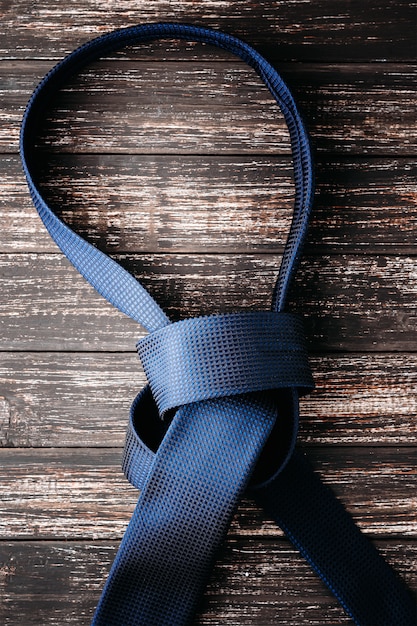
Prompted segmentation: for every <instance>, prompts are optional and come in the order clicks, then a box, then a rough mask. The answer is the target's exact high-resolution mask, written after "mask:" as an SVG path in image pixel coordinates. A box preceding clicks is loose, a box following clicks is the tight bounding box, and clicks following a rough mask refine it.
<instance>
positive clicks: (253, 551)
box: [0, 538, 417, 626]
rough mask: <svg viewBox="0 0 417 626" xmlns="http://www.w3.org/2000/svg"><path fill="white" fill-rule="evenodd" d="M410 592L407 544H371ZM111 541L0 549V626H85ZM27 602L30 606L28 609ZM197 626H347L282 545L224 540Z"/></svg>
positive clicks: (414, 547)
mask: <svg viewBox="0 0 417 626" xmlns="http://www.w3.org/2000/svg"><path fill="white" fill-rule="evenodd" d="M376 545H377V547H378V549H379V550H380V552H381V553H382V554H383V556H384V557H385V558H386V559H387V560H388V561H389V562H390V563H391V564H392V565H393V567H395V569H396V570H397V571H398V573H399V574H400V575H401V576H402V577H403V578H404V579H405V580H407V582H408V583H409V585H410V586H411V587H412V588H413V589H414V590H417V585H416V580H415V577H414V576H413V574H412V572H413V571H415V570H416V566H417V544H416V542H415V541H407V542H404V543H399V542H396V541H381V540H379V541H377V542H376ZM116 550H117V544H116V543H114V542H111V541H100V542H96V543H92V542H86V543H84V542H79V541H74V542H62V541H61V542H60V541H54V542H36V541H35V542H18V543H12V542H2V543H1V544H0V594H1V597H2V601H1V607H2V616H3V624H4V625H5V626H15V625H16V623H19V624H25V626H39V624H42V626H62V624H71V625H74V626H84V625H85V626H87V625H89V624H90V621H91V616H92V614H93V612H94V609H95V606H96V603H97V601H98V597H99V593H100V588H101V586H102V585H103V583H104V580H105V577H106V574H107V572H108V570H109V568H110V565H111V563H112V561H113V558H114V556H115V554H116ZM34 598H37V603H36V606H35V607H34ZM196 624H197V625H198V626H253V625H254V624H260V625H261V626H272V625H273V626H276V625H277V624H278V625H281V626H284V625H287V626H341V625H342V624H343V625H347V626H349V625H350V624H352V622H351V621H350V620H349V619H348V618H347V617H346V615H345V614H344V612H343V610H342V609H341V608H340V607H339V606H338V605H337V603H336V601H335V600H334V598H333V597H332V596H331V595H330V594H329V592H328V591H327V590H326V589H325V588H324V586H323V584H322V583H321V582H320V581H319V580H318V579H317V578H316V576H315V575H314V574H313V573H312V571H311V569H310V568H309V566H308V565H307V564H306V562H305V561H304V560H303V559H302V558H301V557H300V556H299V555H298V553H297V552H296V551H295V550H294V548H292V547H291V546H290V545H289V544H288V543H287V542H286V541H285V540H283V539H274V540H262V539H261V540H259V539H248V538H239V539H235V538H229V540H228V541H227V543H226V546H225V548H224V549H223V550H222V554H221V561H220V562H218V563H217V564H216V567H215V569H214V572H213V575H212V577H211V580H210V584H209V587H208V589H207V592H206V595H205V598H204V603H203V606H202V609H201V612H200V615H199V617H198V619H197V621H196Z"/></svg>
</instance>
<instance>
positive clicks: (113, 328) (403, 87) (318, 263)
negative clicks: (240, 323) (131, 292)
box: [0, 0, 417, 626]
mask: <svg viewBox="0 0 417 626" xmlns="http://www.w3.org/2000/svg"><path fill="white" fill-rule="evenodd" d="M203 4H204V8H203ZM133 5H134V6H133ZM161 19H164V20H167V19H176V20H180V21H187V22H192V21H195V22H198V23H204V24H206V25H209V26H215V27H220V28H224V29H226V30H229V31H231V32H232V33H233V34H236V35H238V36H242V37H243V38H245V39H246V40H247V41H248V42H249V43H252V44H255V45H256V46H257V47H258V48H259V49H260V51H261V52H264V53H266V54H267V55H268V56H269V58H270V59H272V60H273V62H274V63H275V65H276V67H277V68H278V69H279V70H280V71H281V73H282V74H283V76H284V77H285V79H286V81H287V82H288V84H289V85H290V86H291V88H292V90H293V92H294V95H295V98H296V100H297V102H298V103H299V106H300V108H301V110H302V113H303V115H304V117H305V119H306V122H307V126H308V128H309V131H310V133H311V136H312V140H313V145H314V147H315V154H316V163H317V168H316V169H317V196H316V198H317V199H316V205H315V211H314V217H313V221H312V225H311V230H310V236H309V242H308V246H307V249H306V252H307V254H306V256H305V259H304V262H303V264H302V267H301V270H300V272H299V275H298V278H297V281H296V283H295V285H294V289H293V291H292V296H291V299H292V303H291V306H292V307H295V308H297V309H299V310H301V311H303V312H305V313H306V316H307V334H308V337H309V340H310V348H311V352H312V365H313V370H314V371H315V376H316V382H317V388H316V390H315V391H314V392H313V393H312V394H311V396H308V397H306V398H304V399H303V401H302V407H301V412H302V415H303V419H302V423H301V433H300V443H301V444H302V445H303V446H304V448H305V449H306V451H307V452H308V454H309V455H310V456H311V458H312V460H313V463H314V465H315V466H316V468H317V470H318V471H319V473H320V474H321V475H322V476H323V479H324V480H325V481H326V482H327V483H328V484H330V485H332V487H333V488H334V489H335V491H336V493H337V494H338V495H339V496H340V498H341V499H342V501H343V502H345V503H346V505H347V507H348V509H349V510H350V511H351V512H352V513H353V515H354V517H355V519H357V520H358V522H359V525H360V526H361V528H362V529H363V530H364V531H365V532H367V533H368V534H370V535H371V536H373V537H378V546H379V547H380V549H381V550H382V552H383V554H384V555H386V556H387V558H388V560H389V561H390V562H391V563H392V564H393V565H394V567H395V568H396V569H397V570H398V571H399V572H400V573H401V574H402V575H403V576H404V577H405V578H406V579H407V580H408V582H409V583H410V585H411V586H414V588H415V586H416V581H415V577H414V576H413V572H415V570H416V567H417V563H416V544H415V537H416V532H417V518H416V510H417V507H416V500H415V494H416V488H415V487H416V449H417V448H416V446H415V443H416V435H417V431H416V429H417V426H416V420H415V415H416V408H417V406H416V388H417V386H416V382H417V362H416V339H417V336H416V322H417V320H416V317H417V309H416V305H415V302H416V296H417V287H416V285H417V272H416V247H415V242H416V230H417V218H416V206H417V202H416V183H415V180H416V176H415V174H416V166H415V152H416V147H417V134H416V127H415V109H414V103H415V96H416V72H415V69H416V57H415V32H414V30H415V29H414V28H413V26H414V24H415V15H414V8H413V7H412V4H411V3H409V2H406V1H405V0H384V1H383V2H382V3H381V2H379V3H371V4H369V3H358V2H350V3H346V2H345V1H344V0H334V1H333V2H331V3H326V5H324V4H323V3H320V2H313V1H312V0H306V1H303V2H302V3H301V4H300V2H292V1H291V0H289V1H288V2H280V3H279V10H277V6H276V3H271V2H265V1H263V0H262V1H261V2H257V3H254V2H250V1H244V2H235V1H233V0H232V1H230V2H223V0H207V2H204V3H197V2H184V1H182V0H179V1H178V2H170V1H166V0H155V2H153V3H149V2H147V3H144V2H143V1H142V0H138V1H137V2H135V3H131V2H130V3H129V2H125V1H124V0H118V2H117V3H116V2H115V1H114V0H104V2H100V3H97V2H95V1H93V2H91V1H88V2H86V1H85V0H74V1H73V2H71V7H70V8H68V6H67V5H64V3H59V2H58V3H55V4H52V3H51V2H45V1H44V0H40V1H39V2H36V3H33V2H28V0H17V1H16V2H8V1H6V2H3V3H2V4H1V7H0V99H1V101H2V110H1V121H2V124H1V128H0V150H2V151H3V152H2V154H0V219H1V223H2V229H1V239H2V245H1V250H0V266H1V267H0V272H1V279H2V288H3V291H2V293H3V294H4V295H5V297H4V298H3V301H2V305H1V310H0V316H1V317H0V324H1V327H2V330H3V339H2V340H1V343H0V349H1V350H2V351H3V353H2V355H1V357H2V358H1V366H0V372H1V376H2V379H1V381H0V445H1V446H2V447H3V449H2V450H1V449H0V491H1V493H0V501H1V507H2V516H1V518H0V524H1V534H0V538H2V541H0V596H1V600H0V623H2V624H5V626H15V624H16V623H19V624H22V625H24V626H46V625H48V626H61V625H62V624H64V623H65V624H74V625H75V624H77V626H81V625H82V624H89V623H90V618H91V614H92V611H93V608H94V605H95V603H96V601H97V598H98V595H99V590H100V588H101V586H102V583H103V581H104V579H105V576H106V573H107V571H108V568H109V566H110V563H111V561H112V558H113V556H114V554H115V550H116V540H117V541H118V540H119V538H120V536H121V534H122V532H123V529H124V528H125V526H126V524H127V522H128V519H129V516H130V512H131V510H132V509H133V506H134V504H135V501H136V498H137V493H136V491H135V490H133V489H132V488H131V487H129V485H128V484H127V483H126V481H125V479H124V478H123V476H122V475H121V472H120V469H119V460H120V452H121V451H120V446H121V445H122V441H123V436H124V435H123V433H124V428H125V423H126V420H127V413H128V408H129V404H130V401H131V399H132V397H133V396H134V395H135V394H136V392H137V391H138V389H139V388H140V387H141V386H142V384H143V382H144V377H143V373H142V371H141V369H140V364H139V361H138V360H137V357H136V355H135V352H134V345H135V342H136V340H137V339H138V337H139V336H140V335H142V334H143V331H142V329H140V328H139V327H138V326H137V324H135V323H133V322H131V321H130V320H128V319H127V318H125V317H124V316H122V315H121V314H118V313H117V312H116V311H114V309H112V307H111V306H110V305H107V304H106V303H105V302H104V301H103V300H102V299H101V298H100V297H99V296H97V295H96V294H95V293H94V292H93V291H92V289H90V287H88V286H87V285H86V284H85V283H84V281H83V280H82V279H81V278H80V277H79V276H78V274H76V272H75V271H74V270H73V269H71V268H70V267H69V265H68V263H67V262H66V261H64V260H63V259H62V257H61V256H60V255H59V254H58V253H57V252H56V248H55V247H54V244H53V243H52V242H51V241H50V240H49V238H48V237H47V235H46V233H45V232H44V231H43V226H42V225H41V223H40V221H39V220H38V218H37V216H36V214H35V211H34V209H33V208H32V206H31V203H30V201H29V197H28V193H27V190H26V187H25V184H24V182H23V177H22V174H21V172H20V164H19V161H18V157H17V140H18V130H19V125H20V120H21V116H22V113H23V109H24V106H25V104H26V101H27V99H28V98H29V95H30V93H31V91H32V89H33V88H34V86H35V85H36V82H37V81H38V80H39V79H40V78H41V77H42V76H43V74H44V73H45V72H46V71H47V70H49V68H50V67H51V66H52V65H53V59H58V58H60V57H62V56H63V54H64V53H66V52H70V51H71V50H72V49H74V48H75V47H76V46H77V45H79V44H80V43H83V42H84V41H86V40H87V39H90V38H91V37H93V36H96V35H98V34H101V33H103V32H107V31H109V30H111V29H113V28H116V27H119V26H126V25H129V24H134V23H137V22H144V21H152V20H161ZM1 59H2V60H1ZM375 61H376V62H375ZM47 126H48V125H47ZM44 143H46V146H45V145H44V147H43V152H42V160H43V162H44V164H46V166H47V168H50V175H49V179H48V176H45V177H44V178H43V182H44V184H45V185H46V187H47V193H48V197H49V198H51V199H52V200H53V202H54V204H57V205H59V206H60V210H61V211H62V215H63V216H64V218H65V219H66V220H68V222H69V223H70V224H73V225H74V227H75V228H76V229H77V230H79V232H81V233H82V234H85V235H86V236H87V237H88V238H89V239H90V240H91V241H93V242H94V243H95V244H96V245H98V246H99V247H100V248H103V249H105V250H106V251H108V252H111V253H112V254H113V255H115V257H116V258H117V259H120V260H121V262H122V263H124V264H125V265H126V267H128V268H129V269H131V270H132V271H133V273H134V274H136V275H137V276H138V277H139V278H140V279H141V280H143V282H144V283H145V284H146V285H147V286H148V287H149V289H150V290H151V292H152V293H153V294H154V295H155V297H156V298H157V300H158V302H159V303H160V304H161V305H162V306H164V307H165V308H167V309H168V310H169V312H170V314H171V315H172V316H173V318H175V319H177V318H179V317H186V316H187V317H188V316H190V315H194V314H199V313H213V312H217V311H225V310H229V311H231V310H236V309H238V308H239V309H240V308H242V307H243V308H248V309H251V308H267V307H269V301H270V295H271V288H272V284H273V281H274V279H275V276H276V273H277V267H278V264H279V260H280V254H281V252H282V244H283V241H284V238H285V236H286V230H287V226H288V220H289V217H290V211H291V203H292V196H293V185H292V173H291V167H290V158H289V143H288V135H287V132H286V129H285V126H284V124H283V120H282V116H281V115H280V113H279V111H278V109H277V107H276V105H275V104H274V103H273V102H272V100H271V98H270V96H269V94H268V92H267V91H266V90H265V88H262V86H261V85H260V81H259V79H258V78H257V77H256V76H255V75H254V74H253V72H251V71H250V70H248V68H246V67H245V66H244V65H243V64H242V63H240V62H238V61H236V59H232V60H231V59H230V57H229V56H228V55H227V54H226V53H223V52H220V51H217V50H214V49H212V48H211V47H208V46H201V45H194V44H188V43H178V42H174V41H165V42H163V43H162V44H155V45H151V46H144V47H141V49H140V50H138V49H135V48H131V49H128V50H125V51H123V52H121V53H117V54H115V55H114V57H113V59H112V60H106V61H103V62H100V63H98V64H96V65H94V66H93V67H91V69H90V70H89V72H88V74H86V73H84V74H83V75H81V76H80V77H79V78H78V79H77V80H75V81H74V82H73V84H72V85H71V86H70V87H69V88H67V89H66V90H65V92H64V94H63V95H62V96H61V98H60V99H59V101H58V102H57V109H56V111H55V113H54V112H51V114H50V116H49V128H47V129H46V132H45V133H44ZM63 151H64V152H66V154H63ZM6 153H7V154H6ZM323 254H325V256H322V255H323ZM28 350H32V351H34V352H27V351H28ZM48 351H49V352H48ZM71 351H74V352H71ZM114 351H116V352H114ZM338 351H340V352H338ZM349 351H350V352H349ZM323 444H325V445H323ZM413 445H414V447H412V446H413ZM5 446H6V447H7V446H9V447H8V448H6V449H5V448H4V447H5ZM12 446H15V448H13V449H12ZM23 446H24V448H23ZM115 446H117V448H115ZM19 447H20V449H19ZM74 537H76V538H78V541H77V540H75V541H74ZM95 538H97V540H96V539H95ZM381 538H385V539H384V540H383V541H380V539H381ZM10 539H16V540H17V541H16V542H14V543H9V542H8V540H10ZM34 539H39V541H34ZM59 539H65V541H59ZM69 539H70V540H71V541H68V540H69ZM82 539H85V540H86V541H85V542H82V541H81V540H82ZM49 540H50V541H49ZM255 623H256V624H259V626H269V625H272V624H274V625H275V624H278V623H279V624H283V625H284V624H286V625H288V626H290V625H292V626H304V624H305V625H306V626H307V624H308V625H309V626H336V624H337V626H339V624H349V623H350V622H349V620H348V619H347V618H346V617H345V616H344V614H343V612H342V610H341V609H340V607H339V606H338V605H337V603H336V601H335V600H334V599H333V598H331V597H330V594H329V593H328V592H327V591H325V590H324V588H323V586H322V585H321V583H319V582H318V581H317V579H316V578H315V577H314V576H313V574H312V573H311V572H310V569H309V567H308V566H307V565H306V563H305V562H304V561H303V560H302V559H301V558H300V557H298V556H297V555H296V554H295V552H294V550H293V549H292V548H291V547H290V546H289V545H288V544H287V543H286V542H285V541H284V540H283V538H282V536H281V533H280V531H279V530H278V529H277V528H276V527H275V526H274V525H273V524H272V523H271V522H270V521H269V520H268V519H266V518H265V517H264V516H263V514H262V512H261V511H260V510H259V509H257V508H256V507H255V506H254V505H253V504H252V502H251V501H250V500H248V499H245V500H244V501H243V502H242V504H241V506H240V508H239V510H238V512H237V515H236V516H235V518H234V521H233V525H232V528H231V533H230V535H229V539H228V543H227V546H226V548H225V549H224V551H223V553H222V555H221V556H220V560H219V561H218V563H217V566H216V570H215V573H214V577H213V579H212V583H211V585H210V587H209V589H208V592H207V594H206V600H205V604H204V610H203V613H202V615H201V617H200V618H198V620H197V624H198V625H199V626H209V625H211V626H220V625H221V626H226V625H230V626H237V624H239V625H240V624H246V625H248V626H249V624H251V625H254V624H255Z"/></svg>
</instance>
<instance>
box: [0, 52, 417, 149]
mask: <svg viewBox="0 0 417 626" xmlns="http://www.w3.org/2000/svg"><path fill="white" fill-rule="evenodd" d="M48 69H50V64H48V63H46V62H38V61H36V62H35V61H34V62H31V63H27V62H18V61H14V62H12V63H11V62H7V63H6V62H3V63H1V64H0V84H3V88H2V89H0V97H1V98H2V100H3V102H4V104H3V108H4V110H3V115H4V116H5V119H6V120H7V123H6V124H4V126H3V128H2V130H1V132H0V149H1V150H2V151H6V152H7V151H10V152H16V150H17V145H18V144H17V141H18V132H19V127H20V122H21V118H22V114H23V110H24V106H25V104H26V102H27V100H28V98H29V96H30V93H31V91H32V89H33V88H34V86H35V84H36V82H37V81H38V80H39V79H40V78H41V77H42V76H43V74H44V73H46V71H47V70H48ZM279 69H280V70H281V71H282V73H283V75H284V76H285V77H286V78H287V80H288V82H289V84H290V85H291V87H292V89H293V91H294V95H295V97H296V100H297V103H298V105H299V107H300V109H301V110H302V112H303V114H304V117H305V119H306V122H307V126H308V128H309V131H310V134H311V136H312V139H313V143H314V144H315V146H316V149H317V151H318V152H323V151H324V152H326V153H328V152H342V153H345V154H363V153H372V154H373V155H380V156H381V155H389V154H391V155H395V156H398V155H413V154H415V151H416V146H417V130H416V125H415V112H414V103H415V99H416V83H417V80H416V71H415V66H413V65H396V64H388V65H387V64H386V63H379V64H352V65H331V66H329V65H313V64H302V65H300V66H299V65H297V64H282V66H281V65H280V68H279ZM42 142H43V143H44V144H46V145H48V146H49V145H51V146H53V148H54V150H56V151H62V150H64V151H70V152H74V151H75V152H80V151H81V152H94V153H103V152H111V153H137V154H143V153H154V154H155V153H171V154H178V153H197V154H205V153H211V154H214V153H217V152H221V153H222V154H231V153H252V154H253V153H263V154H276V153H288V152H289V143H288V134H287V130H286V127H285V124H284V122H283V117H282V115H281V114H280V112H279V110H278V108H277V105H276V103H275V101H274V100H273V99H272V97H271V95H270V93H269V91H268V90H267V89H266V87H265V86H263V85H262V84H261V81H260V79H259V78H258V77H257V75H256V74H255V72H254V71H253V70H251V69H250V68H248V67H247V66H246V65H244V64H243V62H240V61H233V62H230V63H224V62H223V63H220V62H218V63H209V64H207V63H204V62H201V61H192V62H187V63H161V62H157V61H154V62H152V63H150V62H148V61H147V62H143V61H135V62H129V61H100V62H97V63H95V64H94V65H93V66H92V67H91V68H90V69H89V70H88V71H86V72H84V73H83V74H82V75H80V76H79V77H78V78H77V79H74V80H73V81H72V82H71V84H70V85H69V86H68V87H67V88H66V89H65V90H64V92H63V94H62V95H61V96H60V98H59V100H58V101H57V104H56V106H55V107H54V108H53V109H51V111H50V115H49V123H48V124H47V129H46V130H45V135H44V137H43V139H42Z"/></svg>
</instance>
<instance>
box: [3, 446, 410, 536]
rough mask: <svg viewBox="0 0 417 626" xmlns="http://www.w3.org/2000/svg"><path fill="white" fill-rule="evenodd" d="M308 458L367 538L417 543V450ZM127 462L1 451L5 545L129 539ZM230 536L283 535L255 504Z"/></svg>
mask: <svg viewBox="0 0 417 626" xmlns="http://www.w3.org/2000/svg"><path fill="white" fill-rule="evenodd" d="M308 456H309V458H310V459H311V460H312V462H313V465H314V467H315V468H316V469H317V471H318V472H319V474H320V475H321V476H322V477H323V479H324V481H325V482H326V483H327V484H329V485H330V486H331V487H332V488H333V490H334V491H335V493H336V494H337V495H338V496H339V497H340V499H341V500H342V502H343V503H344V504H345V506H346V507H347V509H348V510H349V511H350V512H351V513H352V515H353V516H354V518H355V520H356V522H357V523H358V524H359V526H360V527H361V528H362V529H363V530H364V531H365V532H366V533H368V534H369V535H372V536H375V537H376V536H378V537H387V538H389V537H391V538H394V537H416V535H417V515H416V510H417V499H416V496H417V489H416V487H417V484H416V483H417V467H416V461H417V449H416V448H415V447H414V448H411V447H409V448H404V447H403V448H400V449H398V450H396V449H395V448H390V447H387V448H383V447H380V448H375V449H373V448H350V447H347V448H341V447H334V448H332V447H329V446H328V447H315V448H312V449H309V450H308ZM120 460H121V450H120V449H106V448H103V449H93V448H91V449H84V448H74V449H69V448H64V449H63V448H60V449H54V448H51V449H36V450H30V449H27V450H24V449H14V450H13V449H3V450H0V461H1V463H0V498H1V501H2V517H1V519H0V537H1V539H3V540H4V539H10V540H12V539H45V540H46V539H52V538H61V539H64V538H67V539H104V538H110V539H116V538H121V535H122V533H123V532H124V530H125V527H126V525H127V523H128V521H129V519H130V516H131V514H132V512H133V509H134V506H135V504H136V500H137V491H136V489H134V488H133V487H132V486H131V485H129V484H128V483H127V481H126V479H125V478H124V476H123V475H122V472H121V469H120ZM230 532H231V534H232V535H236V536H240V535H245V536H266V535H267V536H280V535H281V534H282V533H281V531H280V529H279V528H278V527H277V526H276V525H275V524H274V523H273V522H271V521H270V520H268V519H266V518H265V516H264V515H263V513H262V512H261V510H260V509H259V508H258V507H257V506H255V505H254V504H253V503H252V501H251V500H244V501H243V502H242V503H241V505H240V506H239V510H238V513H237V515H236V516H235V519H234V520H233V522H232V526H231V531H230Z"/></svg>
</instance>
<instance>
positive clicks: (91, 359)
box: [0, 352, 417, 447]
mask: <svg viewBox="0 0 417 626" xmlns="http://www.w3.org/2000/svg"><path fill="white" fill-rule="evenodd" d="M311 365H312V369H313V373H314V379H315V383H316V389H315V391H313V392H312V393H311V394H310V395H309V396H307V397H305V398H303V399H302V400H301V425H300V436H299V439H300V441H301V442H304V443H306V442H308V443H309V444H323V443H326V444H329V443H330V444H333V445H334V444H342V445H343V444H355V445H373V446H375V445H381V444H384V445H412V444H416V443H417V422H416V419H415V416H416V414H417V391H416V390H417V356H416V355H413V354H404V355H401V354H351V355H349V354H347V355H340V354H334V355H329V356H323V355H317V356H313V357H312V358H311ZM145 382H146V380H145V376H144V373H143V370H142V368H141V365H140V362H139V360H138V357H137V356H136V354H134V353H124V354H120V353H112V354H106V353H102V354H100V355H97V354H96V353H71V354H61V353H53V352H52V353H51V352H49V353H31V354H30V353H29V354H27V353H22V352H19V353H3V354H2V355H1V357H0V388H1V390H2V391H1V394H2V398H0V407H1V409H0V415H1V418H0V446H3V447H4V446H10V447H21V446H28V447H39V446H46V447H65V446H72V447H73V446H83V447H95V446H98V447H106V446H109V447H112V446H115V445H118V446H119V445H123V442H124V435H125V430H126V424H127V420H128V415H129V408H130V404H131V402H132V400H133V398H134V397H135V395H136V393H137V392H138V391H139V389H140V388H141V387H142V386H143V385H144V384H145Z"/></svg>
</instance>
